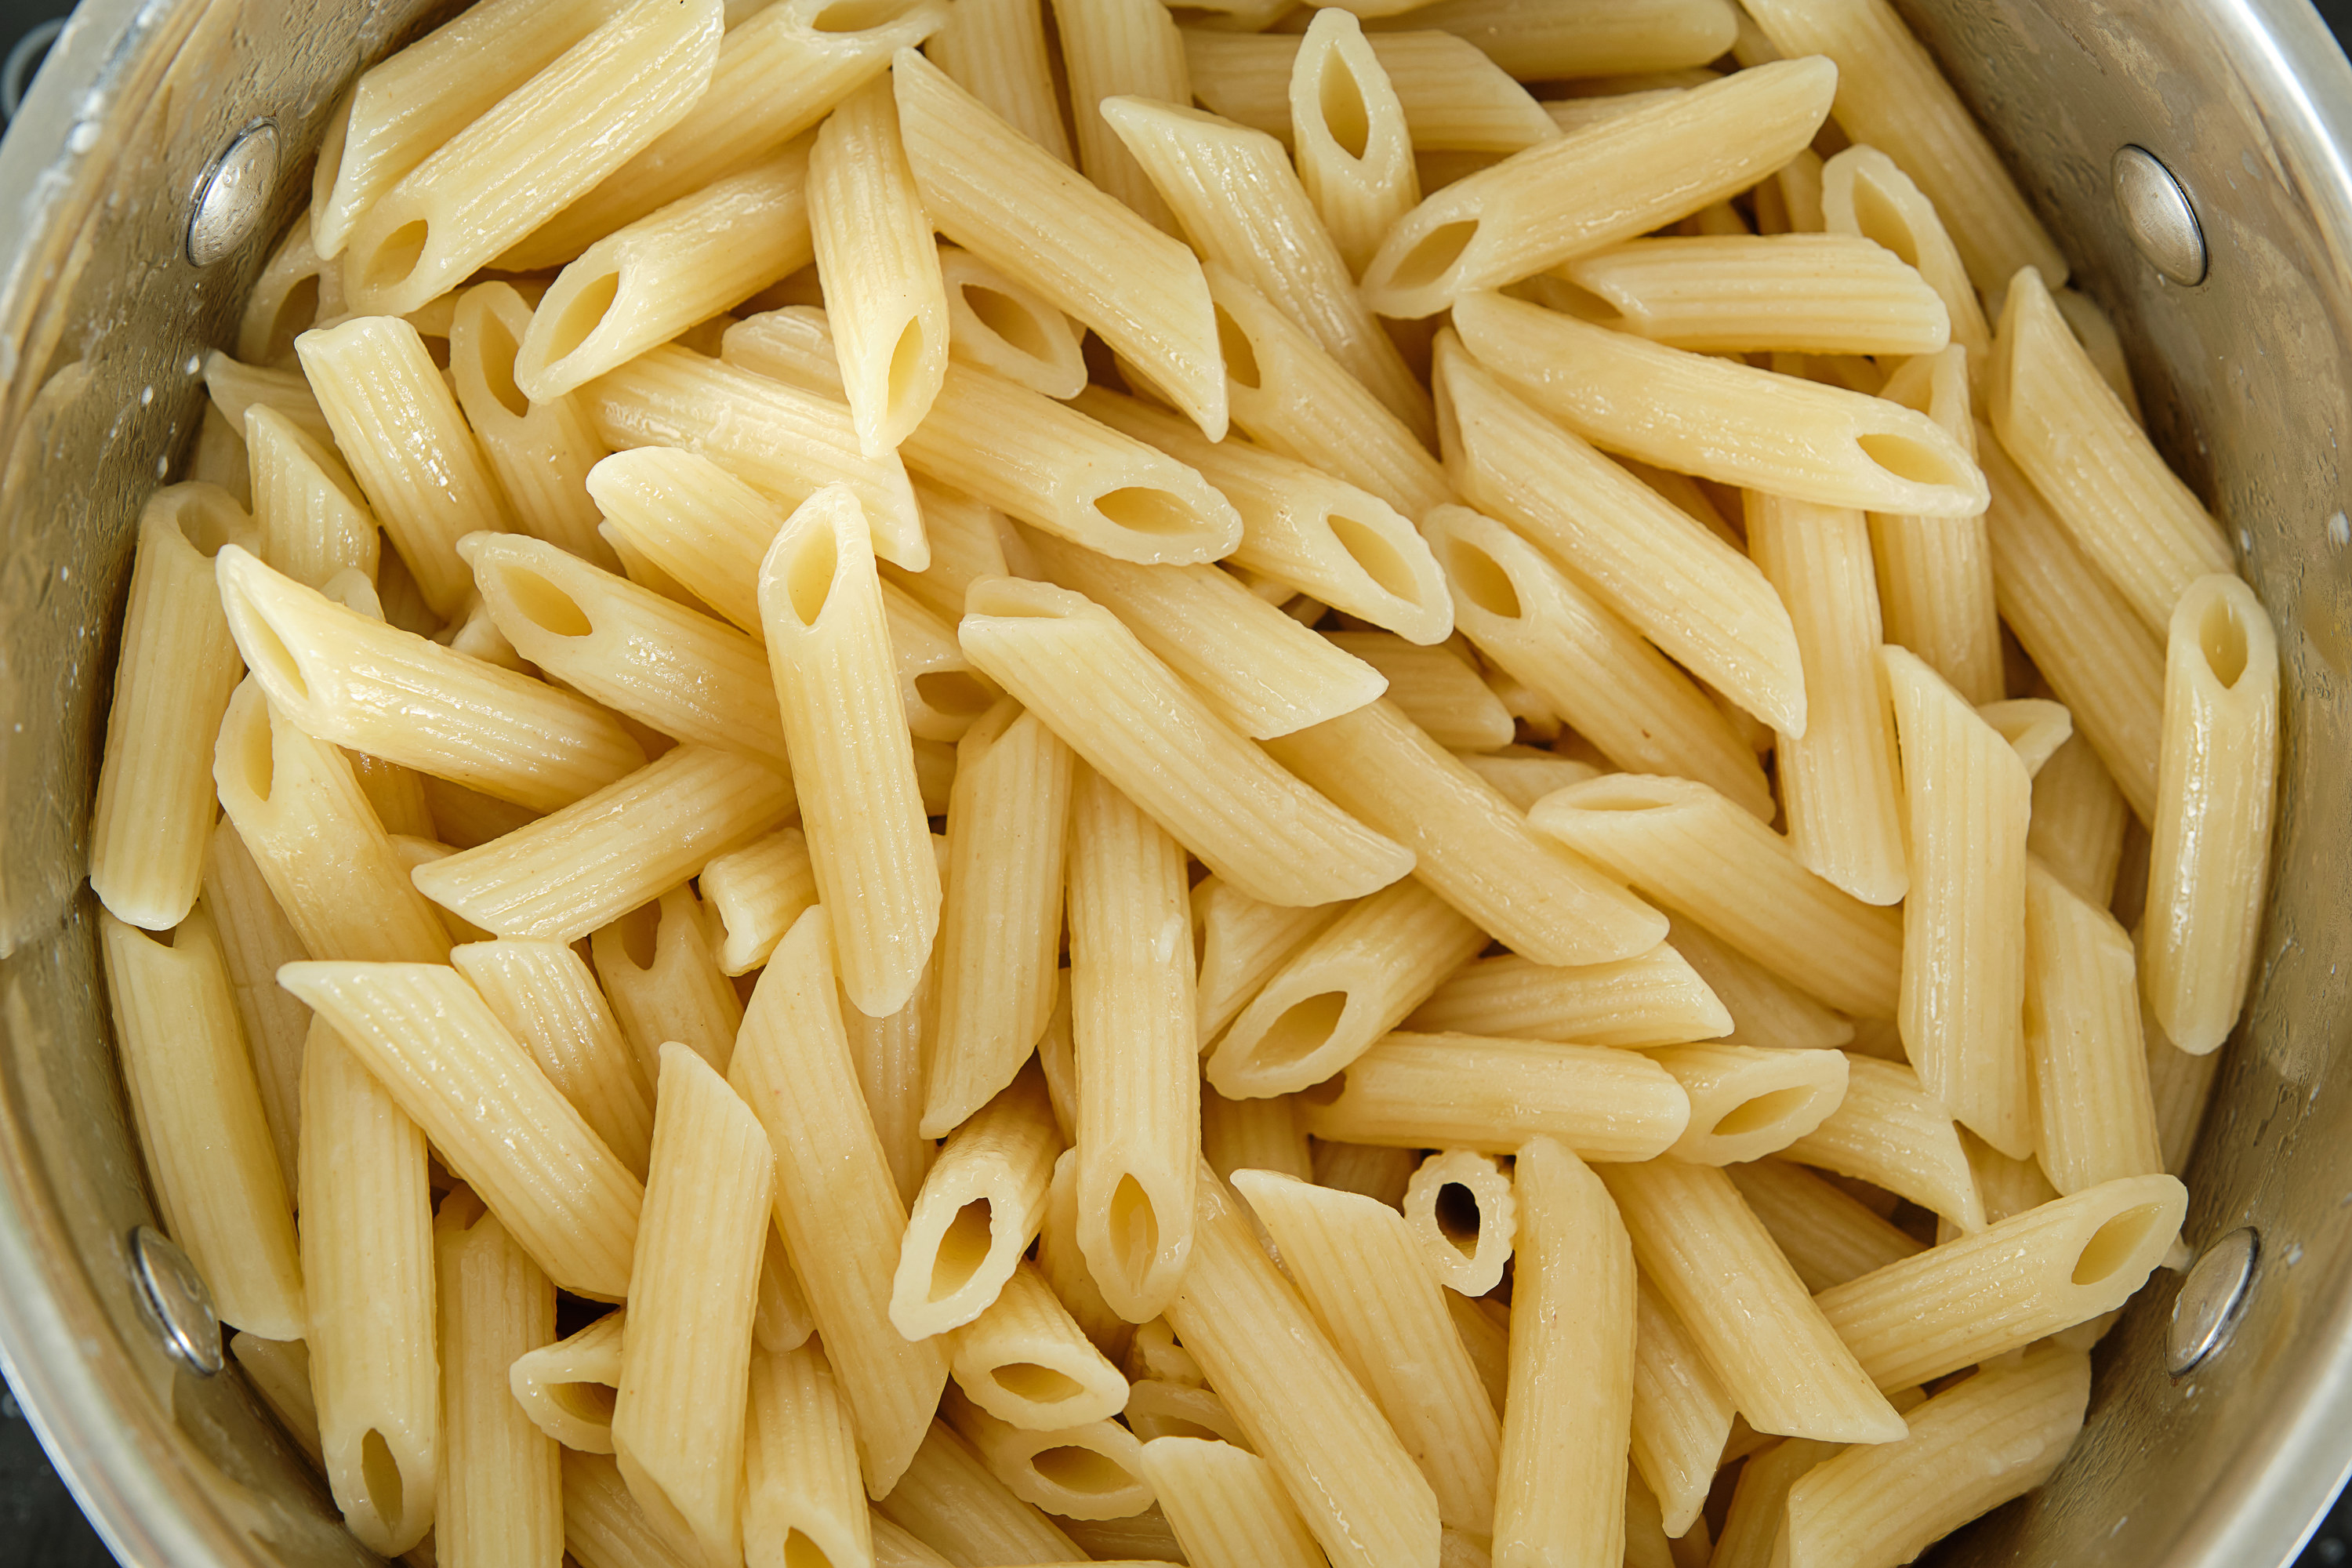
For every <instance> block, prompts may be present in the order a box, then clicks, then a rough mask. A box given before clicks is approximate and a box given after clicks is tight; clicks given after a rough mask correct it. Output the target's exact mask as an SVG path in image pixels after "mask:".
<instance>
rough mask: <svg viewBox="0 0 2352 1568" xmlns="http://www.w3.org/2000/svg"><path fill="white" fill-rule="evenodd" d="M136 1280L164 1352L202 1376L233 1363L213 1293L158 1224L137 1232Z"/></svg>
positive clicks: (134, 1241) (133, 1269)
mask: <svg viewBox="0 0 2352 1568" xmlns="http://www.w3.org/2000/svg"><path fill="white" fill-rule="evenodd" d="M131 1282H132V1283H133V1284H135V1285H137V1286H138V1287H139V1300H140V1302H141V1304H142V1305H143V1306H144V1307H145V1308H146V1309H147V1315H148V1318H149V1320H150V1321H151V1322H152V1325H153V1327H154V1330H155V1332H156V1335H157V1337H159V1338H160V1339H162V1340H163V1351H164V1353H165V1354H167V1355H169V1356H170V1357H171V1358H172V1359H173V1361H176V1362H178V1363H180V1364H181V1365H182V1366H184V1367H186V1368H187V1369H188V1370H189V1371H190V1372H193V1373H195V1374H196V1375H197V1376H198V1377H211V1376H213V1375H215V1373H218V1372H219V1371H220V1370H221V1369H222V1368H223V1367H225V1366H226V1365H227V1364H228V1361H227V1359H226V1356H225V1355H224V1354H223V1352H222V1351H221V1326H220V1318H219V1316H218V1315H217V1314H216V1313H215V1312H214V1310H213V1293H212V1291H211V1289H209V1288H208V1287H206V1285H205V1279H204V1276H203V1275H201V1274H199V1273H197V1272H196V1266H195V1264H194V1262H192V1261H191V1260H190V1259H189V1258H188V1255H187V1254H186V1253H184V1252H183V1251H181V1250H180V1248H179V1247H178V1246H177V1245H176V1244H174V1243H173V1240H172V1238H171V1237H167V1236H165V1235H164V1234H163V1232H162V1231H160V1230H157V1229H156V1228H155V1227H154V1226H148V1225H142V1226H140V1227H139V1228H138V1229H136V1230H134V1231H132V1232H131Z"/></svg>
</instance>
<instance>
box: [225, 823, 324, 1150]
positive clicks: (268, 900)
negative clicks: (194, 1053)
mask: <svg viewBox="0 0 2352 1568" xmlns="http://www.w3.org/2000/svg"><path fill="white" fill-rule="evenodd" d="M204 900H205V910H206V911H207V912H209V913H210V914H211V916H212V918H213V924H214V934H215V936H217V937H218V938H219V939H220V946H221V958H222V960H223V962H224V963H226V967H227V970H228V979H229V985H230V987H231V990H232V992H233V994H234V995H235V997H236V1016H237V1022H238V1025H239V1026H240V1027H241V1029H242V1030H243V1032H244V1035H245V1043H246V1048H247V1050H248V1051H249V1052H251V1054H252V1058H253V1078H254V1086H255V1087H256V1088H257V1089H259V1090H260V1093H261V1114H262V1117H263V1119H264V1120H265V1121H268V1124H269V1141H270V1144H271V1147H273V1148H274V1149H275V1150H276V1151H277V1152H278V1173H279V1174H280V1175H281V1176H283V1175H286V1174H287V1173H289V1172H291V1171H293V1170H294V1169H295V1148H296V1129H297V1127H298V1126H299V1123H300V1121H301V1120H302V1093H301V1079H302V1040H303V1037H304V1036H305V1035H307V1034H308V1033H309V1032H310V1010H309V1009H308V1008H306V1007H304V1006H303V1005H301V1004H300V1003H299V1002H297V1001H295V1000H294V998H293V997H291V996H289V995H288V994H286V993H285V992H284V991H282V990H280V989H278V965H279V964H281V963H295V962H298V961H299V960H301V959H305V958H308V957H310V954H309V953H308V952H305V951H303V947H302V939H301V937H300V936H299V935H297V934H296V932H295V930H294V926H293V923H292V922H291V921H289V920H288V919H287V918H286V911H285V910H283V909H281V908H279V907H278V896H277V894H275V893H273V892H271V891H270V889H269V883H268V879H265V878H264V877H263V875H262V872H261V868H260V867H259V866H258V865H257V864H255V863H254V858H253V855H252V853H251V852H250V851H249V850H247V848H246V847H245V840H244V839H242V838H240V837H237V831H236V823H235V822H234V821H232V820H230V819H228V818H227V817H223V818H222V819H221V820H220V821H219V822H217V823H215V825H214V826H213V830H212V836H211V847H210V848H209V849H208V850H207V852H206V853H205V890H204ZM290 1179H291V1178H290V1177H289V1180H290Z"/></svg>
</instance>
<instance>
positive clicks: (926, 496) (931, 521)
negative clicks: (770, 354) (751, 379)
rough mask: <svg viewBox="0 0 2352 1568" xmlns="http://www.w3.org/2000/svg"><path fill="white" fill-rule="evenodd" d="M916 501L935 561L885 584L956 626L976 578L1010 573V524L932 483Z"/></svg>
mask: <svg viewBox="0 0 2352 1568" xmlns="http://www.w3.org/2000/svg"><path fill="white" fill-rule="evenodd" d="M761 319H764V318H761ZM731 330H732V329H730V331H731ZM915 499H916V500H917V502H918V503H919V505H920V506H921V508H922V511H923V531H924V533H925V534H926V535H927V536H928V537H929V541H930V546H931V563H930V564H929V566H927V567H925V568H924V569H923V570H922V571H920V572H908V571H907V570H906V569H905V568H903V567H899V566H895V565H892V564H890V563H887V562H885V563H883V566H882V576H883V580H884V581H886V582H889V583H895V584H898V586H899V587H901V588H903V589H905V590H906V591H907V593H908V595H909V596H911V597H913V598H914V599H916V600H917V601H919V603H921V604H922V605H924V607H925V608H927V609H929V611H930V612H931V613H932V614H933V615H935V616H939V617H940V619H941V620H943V621H946V622H947V623H948V624H949V625H950V626H952V625H954V624H955V622H956V620H957V618H958V617H960V616H961V615H962V614H963V595H964V589H965V588H966V587H968V586H969V585H970V584H971V581H972V579H973V578H975V577H1002V576H1003V575H1004V574H1005V573H1006V570H1007V568H1006V565H1005V550H1006V548H1007V547H1006V544H1005V541H1006V540H1007V539H1008V538H1010V537H1011V536H1012V524H1011V520H1010V519H1008V518H1007V517H1005V515H1004V514H1003V512H1001V511H998V510H996V509H995V508H993V507H992V506H989V505H986V504H985V503H983V502H981V501H976V500H972V499H971V497H970V496H968V495H965V494H963V493H962V492H961V491H959V490H954V489H949V488H948V487H947V486H944V485H935V484H933V483H931V482H930V481H929V480H928V479H918V480H916V481H915Z"/></svg>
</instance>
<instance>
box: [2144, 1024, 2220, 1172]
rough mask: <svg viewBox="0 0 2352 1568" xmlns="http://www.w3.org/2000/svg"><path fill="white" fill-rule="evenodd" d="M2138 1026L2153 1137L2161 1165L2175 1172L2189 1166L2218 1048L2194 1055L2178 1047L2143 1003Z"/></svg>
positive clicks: (2218, 1066) (2202, 1118)
mask: <svg viewBox="0 0 2352 1568" xmlns="http://www.w3.org/2000/svg"><path fill="white" fill-rule="evenodd" d="M2140 1027H2141V1029H2142V1031H2143V1032H2144V1033H2145V1034H2146V1035H2147V1083H2148V1092H2149V1094H2150V1095H2151V1096H2152V1097H2153V1099H2154V1100H2155V1102H2156V1133H2157V1139H2158V1142H2159V1143H2160V1144H2161V1146H2162V1148H2163V1151H2164V1168H2165V1169H2166V1170H2167V1171H2168V1172H2170V1173H2172V1174H2174V1175H2176V1176H2177V1175H2179V1174H2180V1173H2182V1172H2183V1171H2186V1170H2187V1169H2188V1168H2189V1152H2190V1151H2191V1150H2192V1149H2194V1148H2195V1146H2196V1143H2197V1130H2198V1128H2199V1126H2200V1124H2201V1123H2202V1122H2203V1121H2204V1119H2205V1104H2206V1101H2207V1100H2210V1098H2211V1097H2212V1092H2213V1075H2214V1074H2215V1073H2216V1072H2217V1071H2218V1070H2219V1069H2220V1068H2221V1056H2220V1054H2219V1053H2218V1052H2208V1053H2207V1054H2206V1055H2204V1056H2201V1057H2196V1056H2190V1055H2189V1053H2188V1052H2187V1051H2184V1050H2181V1049H2179V1047H2176V1046H2174V1045H2173V1043H2172V1042H2171V1041H2170V1040H2168V1039H2166V1038H2165V1037H2164V1031H2163V1030H2162V1029H2160V1028H2158V1027H2157V1026H2156V1020H2155V1018H2154V1017H2153V1016H2151V1014H2150V1011H2149V1010H2148V1009H2147V1008H2145V1007H2143V1008H2142V1009H2141V1010H2140Z"/></svg>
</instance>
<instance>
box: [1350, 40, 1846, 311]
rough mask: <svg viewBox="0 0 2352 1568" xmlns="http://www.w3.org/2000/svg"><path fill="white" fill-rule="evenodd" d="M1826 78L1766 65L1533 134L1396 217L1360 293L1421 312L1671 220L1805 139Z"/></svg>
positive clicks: (1384, 306) (1803, 68)
mask: <svg viewBox="0 0 2352 1568" xmlns="http://www.w3.org/2000/svg"><path fill="white" fill-rule="evenodd" d="M1836 84H1837V71H1836V69H1835V68H1833V67H1832V65H1831V64H1830V63H1829V62H1828V61H1826V60H1821V59H1805V60H1784V61H1777V62H1775V63H1773V64H1771V65H1767V66H1759V67H1758V68H1756V69H1754V70H1747V71H1741V72H1738V74H1737V75H1736V76H1734V77H1731V78H1727V79H1724V80H1722V81H1720V82H1717V83H1714V84H1711V85H1709V86H1706V87H1704V88H1700V89H1696V90H1694V91H1691V92H1688V93H1685V94H1684V95H1683V96H1682V97H1680V98H1677V99H1675V100H1672V101H1670V102H1665V103H1660V104H1656V105H1654V106H1651V107H1647V108H1643V109H1638V110H1633V111H1632V112H1630V113H1626V114H1622V115H1619V116H1618V117H1616V118H1615V119H1613V120H1609V121H1602V122H1601V123H1600V124H1598V125H1593V126H1591V127H1588V128H1587V129H1585V130H1584V131H1582V132H1579V133H1578V134H1576V135H1574V136H1563V137H1558V138H1554V139H1552V140H1549V141H1542V142H1537V143H1535V144H1534V145H1532V146H1530V147H1528V148H1526V149H1524V150H1523V151H1520V152H1517V153H1513V154H1512V155H1511V156H1510V157H1508V158H1506V159H1505V160H1503V162H1502V163H1498V164H1496V165H1495V166H1494V167H1493V168H1491V169H1486V170H1482V171H1481V172H1479V173H1477V174H1472V175H1470V176H1469V177H1467V178H1466V179H1462V180H1458V181H1456V182H1454V184H1450V185H1448V186H1446V187H1445V188H1444V190H1442V191H1440V192H1438V193H1437V194H1436V195H1432V196H1430V197H1429V198H1427V199H1426V200H1424V201H1423V203H1422V204H1421V205H1419V206H1417V207H1415V208H1413V209H1412V211H1411V212H1409V213H1407V214H1406V215H1405V216H1403V217H1402V218H1400V219H1399V220H1398V221H1397V223H1396V224H1395V225H1394V226H1392V227H1391V229H1390V230H1389V233H1388V237H1387V238H1386V239H1384V240H1383V241H1381V248H1380V251H1379V253H1378V254H1377V255H1375V256H1374V257H1373V258H1372V259H1371V262H1370V265H1368V266H1367V267H1366V268H1364V275H1363V294H1364V298H1365V300H1366V301H1367V302H1368V303H1369V304H1370V306H1371V308H1372V309H1373V310H1378V311H1379V312H1380V313H1381V315H1384V316H1402V317H1407V318H1416V319H1417V318H1420V317H1423V316H1429V315H1433V314H1435V313H1436V312H1437V311H1439V310H1444V309H1445V308H1446V307H1447V306H1449V305H1451V304H1453V303H1454V301H1455V300H1458V299H1460V298H1461V297H1462V296H1464V295H1465V294H1468V293H1471V292H1473V291H1475V290H1476V289H1495V288H1499V287H1501V286H1502V285H1504V284H1506V283H1515V282H1517V281H1518V280H1519V279H1523V278H1528V277H1532V276H1534V275H1535V274H1536V273H1538V272H1541V271H1544V270H1546V269H1547V268H1552V267H1556V266H1558V265H1559V264H1560V263H1561V262H1563V261H1566V260H1568V259H1570V258H1572V257H1574V256H1577V255H1580V254H1582V253H1584V252H1586V251H1591V250H1598V249H1600V248H1601V247H1604V246H1607V245H1612V244H1614V243H1616V242H1617V241H1619V240H1622V239H1631V238H1632V237H1634V236H1635V235H1638V234H1643V233H1646V232H1648V231H1649V230H1651V229H1654V228H1657V227H1659V226H1662V225H1664V224H1669V223H1672V222H1674V221H1675V219H1677V218H1681V217H1685V216H1689V215H1690V214H1692V213H1695V212H1696V211H1698V210H1699V209H1700V208H1701V207H1704V206H1706V205H1707V204H1708V203H1710V202H1714V201H1717V200H1720V199H1722V198H1723V197H1726V196H1728V195H1732V194H1733V193H1735V192H1738V191H1741V190H1745V189H1747V188H1748V186H1749V185H1752V184H1755V183H1756V181H1757V180H1758V179H1759V177H1760V176H1762V175H1763V174H1767V173H1769V172H1770V171H1771V170H1773V169H1775V168H1778V167H1779V166H1780V164H1782V163H1786V162H1787V161H1788V160H1789V158H1790V155H1791V154H1792V153H1795V152H1796V151H1797V150H1798V149H1799V148H1801V147H1802V146H1804V145H1805V143H1806V142H1810V141H1811V139H1812V135H1813V132H1815V131H1816V130H1818V129H1819V128H1820V126H1821V123H1822V119H1823V118H1824V117H1825V116H1826V115H1827V114H1828V112H1829V107H1830V98H1831V95H1832V92H1833V91H1834V89H1835V88H1836ZM1661 170H1669V171H1672V173H1671V174H1667V175H1662V174H1661V173H1660V171H1661Z"/></svg>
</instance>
